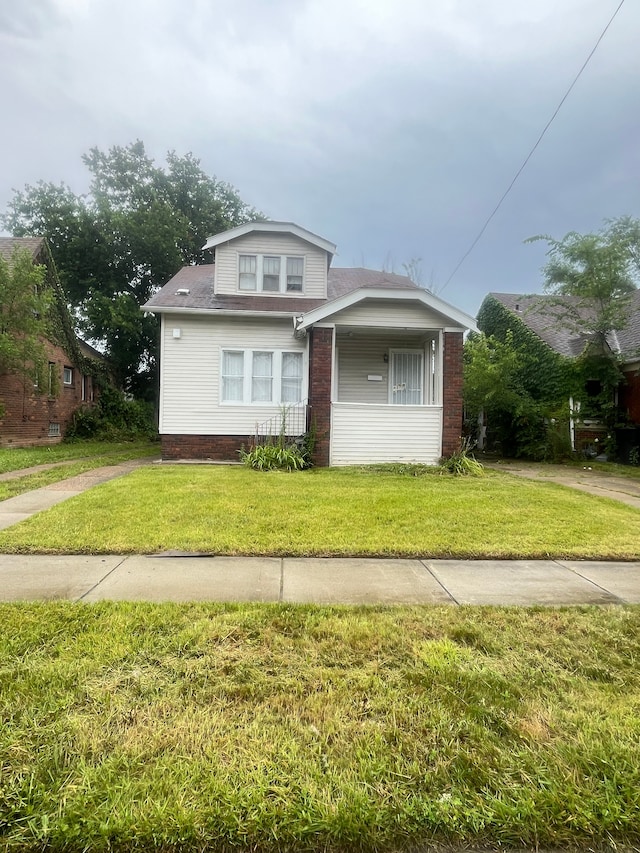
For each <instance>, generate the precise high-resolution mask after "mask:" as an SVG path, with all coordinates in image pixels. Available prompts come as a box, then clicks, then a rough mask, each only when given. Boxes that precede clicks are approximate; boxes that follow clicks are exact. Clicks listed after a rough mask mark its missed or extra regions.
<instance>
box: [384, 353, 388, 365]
mask: <svg viewBox="0 0 640 853" xmlns="http://www.w3.org/2000/svg"><path fill="white" fill-rule="evenodd" d="M382 360H383V361H384V363H385V364H389V353H388V352H385V354H384V355H383V356H382Z"/></svg>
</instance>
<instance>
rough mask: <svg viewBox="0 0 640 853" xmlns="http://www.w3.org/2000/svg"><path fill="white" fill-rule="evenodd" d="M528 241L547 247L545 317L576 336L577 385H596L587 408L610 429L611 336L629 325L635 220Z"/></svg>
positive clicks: (637, 256) (614, 362) (639, 268)
mask: <svg viewBox="0 0 640 853" xmlns="http://www.w3.org/2000/svg"><path fill="white" fill-rule="evenodd" d="M531 239H532V240H546V242H547V244H548V246H549V249H548V252H547V256H548V261H547V263H546V264H545V266H544V267H543V274H544V278H545V282H544V286H545V290H546V291H547V293H549V294H550V297H549V300H548V305H549V314H550V317H551V318H552V322H553V323H555V324H558V325H560V326H563V327H565V328H568V329H570V330H572V331H573V332H574V333H575V335H576V336H577V337H580V338H582V340H583V342H584V348H583V351H582V354H581V356H580V358H579V359H578V362H577V367H578V369H579V371H580V373H581V374H582V385H583V387H584V386H585V385H586V383H587V381H593V380H596V381H598V382H599V387H600V389H601V390H600V393H599V395H597V397H596V398H594V400H592V404H593V405H595V406H596V410H597V413H598V414H599V415H600V417H601V418H602V419H603V420H604V421H605V423H607V425H608V426H609V427H611V428H612V429H613V427H614V426H615V423H616V420H617V414H618V413H617V409H616V406H615V391H616V389H617V388H618V386H619V384H620V382H621V381H623V374H622V370H621V363H620V358H619V354H618V353H617V351H616V347H615V344H614V336H615V333H616V332H619V331H621V330H623V329H624V328H625V327H626V326H627V325H628V323H629V321H630V310H629V308H630V302H631V296H632V294H633V293H634V291H635V290H636V288H637V285H638V283H639V281H640V221H639V220H637V219H632V218H630V217H620V218H618V219H612V220H609V221H607V223H606V224H605V226H604V227H603V228H601V229H600V230H599V231H598V232H596V233H594V234H578V233H576V232H570V233H569V234H566V235H565V236H564V237H563V238H562V239H561V240H556V239H554V238H553V237H549V236H541V237H533V238H531Z"/></svg>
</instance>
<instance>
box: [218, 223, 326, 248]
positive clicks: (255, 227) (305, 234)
mask: <svg viewBox="0 0 640 853" xmlns="http://www.w3.org/2000/svg"><path fill="white" fill-rule="evenodd" d="M256 231H260V232H263V233H264V232H268V233H270V234H292V235H293V236H294V237H299V238H300V239H301V240H304V241H305V242H307V243H311V245H312V246H317V248H318V249H323V250H324V251H325V252H327V253H328V254H329V255H330V256H331V257H333V255H335V252H336V246H335V244H334V243H331V242H330V241H329V240H325V239H324V237H320V236H318V234H314V233H313V232H312V231H307V229H306V228H301V227H300V226H299V225H296V224H295V223H294V222H272V221H270V220H265V221H264V222H262V221H261V222H246V223H245V224H244V225H238V226H237V227H236V228H231V229H230V230H229V231H223V232H222V233H221V234H214V236H213V237H208V238H207V242H206V243H205V244H204V246H203V247H202V248H203V249H214V248H215V247H216V246H220V245H222V244H223V243H229V242H230V241H231V240H236V239H237V238H238V237H244V236H245V235H247V234H252V233H254V232H256Z"/></svg>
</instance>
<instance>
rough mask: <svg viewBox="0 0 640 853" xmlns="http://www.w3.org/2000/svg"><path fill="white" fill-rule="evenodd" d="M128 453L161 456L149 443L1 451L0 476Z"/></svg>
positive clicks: (96, 443)
mask: <svg viewBox="0 0 640 853" xmlns="http://www.w3.org/2000/svg"><path fill="white" fill-rule="evenodd" d="M127 452H134V453H137V455H139V456H149V455H152V454H157V455H160V446H159V445H158V444H157V443H152V442H149V441H69V442H67V441H64V442H61V443H60V444H50V445H48V446H47V447H13V448H12V447H2V448H0V474H6V473H7V472H8V471H20V470H22V469H23V468H31V467H32V466H34V465H50V464H52V463H53V464H56V463H58V462H69V461H78V460H87V459H92V458H94V457H96V456H100V457H102V456H109V455H115V454H118V453H127ZM129 458H132V457H129ZM105 464H107V463H105Z"/></svg>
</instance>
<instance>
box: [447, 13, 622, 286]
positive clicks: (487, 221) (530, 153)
mask: <svg viewBox="0 0 640 853" xmlns="http://www.w3.org/2000/svg"><path fill="white" fill-rule="evenodd" d="M623 5H624V0H620V4H619V5H618V8H617V9H616V10H615V12H614V13H613V15H612V16H611V18H610V19H609V21H608V23H607V25H606V27H605V28H604V29H603V31H602V32H601V33H600V36H599V38H598V40H597V41H596V43H595V45H594V46H593V49H592V50H591V53H590V54H589V56H587V58H586V59H585V61H584V62H583V64H582V67H581V68H580V70H579V71H578V73H577V74H576V76H575V77H574V78H573V82H572V83H571V85H570V86H569V88H568V89H567V91H566V92H565V93H564V97H563V98H562V100H561V101H560V103H559V104H558V106H557V107H556V108H555V110H554V113H553V115H552V116H551V118H550V119H549V121H548V122H547V123H546V124H545V126H544V129H543V131H542V133H541V134H540V136H539V137H538V138H537V139H536V142H535V145H534V146H533V148H532V149H531V151H529V153H528V154H527V156H526V158H525V160H524V162H523V164H522V166H520V168H519V169H518V171H517V172H516V174H515V175H514V177H513V180H512V181H511V183H510V184H509V186H508V187H507V188H506V190H505V191H504V192H503V194H502V195H501V197H500V200H499V201H498V203H497V204H496V206H495V207H494V208H493V210H492V211H491V213H490V214H489V216H488V217H487V219H486V221H485V223H484V225H483V226H482V228H481V229H480V231H479V232H478V235H477V237H476V238H475V240H474V241H473V243H472V244H471V245H470V246H469V248H468V249H467V251H466V252H465V253H464V255H463V256H462V257H461V258H460V260H459V261H458V263H457V264H456V267H455V269H454V270H453V272H452V273H451V275H450V276H449V278H448V279H447V280H446V281H445V283H444V284H443V285H442V287H441V288H440V290H439V292H440V293H441V292H442V291H443V290H444V289H445V287H446V286H447V285H448V284H449V282H450V281H451V279H452V278H453V277H454V276H455V274H456V273H457V272H458V270H459V269H460V267H461V266H462V264H463V263H464V262H465V261H466V259H467V258H468V257H469V255H470V254H471V252H472V251H473V250H474V249H475V247H476V246H477V244H478V243H479V242H480V238H481V237H482V235H483V234H484V232H485V231H486V230H487V226H488V225H489V223H490V222H491V220H492V219H493V217H494V216H495V215H496V213H497V212H498V211H499V210H500V208H501V207H502V202H503V201H504V200H505V198H506V197H507V196H508V195H509V193H510V192H511V190H512V189H513V185H514V184H515V182H516V181H517V180H518V178H519V177H520V175H521V174H522V172H523V171H524V169H525V167H526V165H527V163H528V162H529V160H531V158H532V157H533V155H534V153H535V150H536V148H537V147H538V145H540V143H541V142H542V139H543V137H544V135H545V133H546V132H547V131H548V130H549V128H550V127H551V125H552V124H553V120H554V119H555V117H556V116H557V115H558V113H559V112H560V110H561V108H562V105H563V104H564V102H565V101H566V100H567V98H568V97H569V95H570V94H571V91H572V89H573V87H574V86H575V85H576V83H577V82H578V80H579V79H580V77H581V76H582V72H583V71H584V69H585V68H586V67H587V65H588V64H589V62H590V60H591V57H592V56H593V54H594V53H595V52H596V50H597V49H598V46H599V45H600V42H601V41H602V39H603V38H604V37H605V35H606V33H607V30H608V29H609V27H610V26H611V24H612V23H613V21H614V19H615V17H616V15H617V14H618V12H619V11H620V9H622V7H623Z"/></svg>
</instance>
